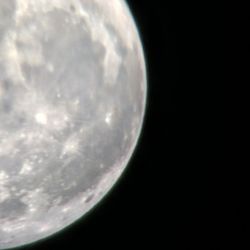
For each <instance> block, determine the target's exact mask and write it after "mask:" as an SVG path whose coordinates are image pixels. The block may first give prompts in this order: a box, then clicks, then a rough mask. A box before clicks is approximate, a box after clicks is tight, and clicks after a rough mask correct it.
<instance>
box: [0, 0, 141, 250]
mask: <svg viewBox="0 0 250 250" xmlns="http://www.w3.org/2000/svg"><path fill="white" fill-rule="evenodd" d="M145 100H146V78H145V64H144V58H143V54H142V48H141V44H140V40H139V36H138V33H137V31H136V28H135V25H134V22H133V19H132V18H131V15H130V13H129V11H128V9H127V6H126V5H125V4H124V2H123V1H121V0H108V1H106V0H39V1H37V0H0V249H5V248H11V247H15V246H20V245H24V244H28V243H31V242H35V241H37V240H39V239H42V238H45V237H46V236H49V235H52V234H53V233H55V232H58V231H59V230H61V229H63V228H65V227H66V226H67V225H69V224H71V223H72V222H74V221H76V220H77V219H78V218H80V217H81V216H83V215H84V214H85V213H86V212H87V211H89V209H91V208H92V207H93V206H94V205H95V204H97V203H98V202H99V200H100V199H101V198H102V197H103V196H104V195H105V194H106V193H107V192H108V191H109V190H110V188H111V187H112V186H113V184H114V183H115V182H116V181H117V179H118V178H119V176H120V175H121V173H122V171H123V170H124V168H125V166H126V164H127V162H128V160H129V158H130V157H131V154H132V152H133V150H134V147H135V145H136V143H137V140H138V136H139V133H140V130H141V125H142V121H143V116H144V109H145Z"/></svg>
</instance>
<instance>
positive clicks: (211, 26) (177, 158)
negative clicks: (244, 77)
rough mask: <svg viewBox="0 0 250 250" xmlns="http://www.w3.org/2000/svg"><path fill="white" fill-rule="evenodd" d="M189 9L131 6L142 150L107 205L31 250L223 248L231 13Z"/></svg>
mask: <svg viewBox="0 0 250 250" xmlns="http://www.w3.org/2000/svg"><path fill="white" fill-rule="evenodd" d="M107 1H108V0H107ZM185 2H186V3H185V4H183V3H181V2H179V1H163V0H162V1H161V0H155V1H146V0H134V1H133V0H129V1H128V3H129V5H130V7H131V10H132V12H133V14H134V16H135V19H136V22H137V24H138V27H139V30H140V34H141V38H142V41H143V45H144V50H145V57H146V61H147V70H148V72H147V73H148V88H149V90H148V103H147V111H146V117H145V123H144V128H143V133H142V135H141V138H140V141H139V144H138V147H137V149H136V151H135V153H134V155H133V158H132V160H131V161H130V164H129V167H128V169H127V171H126V173H125V174H124V176H123V177H122V179H121V180H120V182H119V183H118V185H117V186H116V188H115V189H114V190H113V191H112V192H111V193H110V194H109V195H108V197H107V198H106V199H105V200H104V201H102V203H101V205H99V206H98V207H97V208H96V209H94V211H92V212H91V213H90V214H89V215H88V216H87V217H85V218H84V219H83V220H82V221H80V222H78V223H76V224H74V226H72V227H71V228H70V230H67V231H64V232H63V233H60V234H58V235H57V236H55V237H53V238H52V239H50V240H47V241H46V242H42V243H40V244H39V245H36V246H34V247H26V248H25V249H51V250H52V249H53V250H56V249H62V248H65V249H98V248H103V249H123V248H124V249H125V248H126V249H145V247H146V248H147V249H152V250H158V249H171V250H174V249H182V250H184V249H222V248H221V247H220V245H218V244H215V242H217V240H218V239H219V238H220V234H221V231H222V224H223V223H222V220H221V217H222V214H223V212H222V210H221V207H220V204H221V202H222V199H223V195H222V193H221V191H220V190H221V189H220V188H221V185H222V184H220V183H221V179H220V176H221V175H220V174H221V166H223V164H224V161H223V157H224V147H223V125H222V123H223V93H222V86H221V85H222V70H223V69H222V56H221V46H222V44H221V43H222V42H221V37H222V25H221V22H220V19H221V18H222V17H221V16H222V13H221V12H220V9H219V7H218V6H212V5H209V4H207V5H206V4H204V3H202V4H200V5H199V4H198V5H197V4H190V3H189V1H185ZM200 2H202V1H200Z"/></svg>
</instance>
